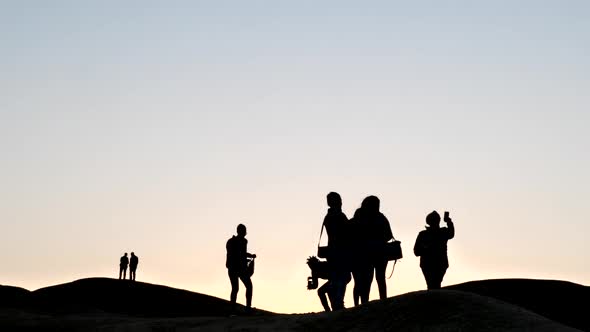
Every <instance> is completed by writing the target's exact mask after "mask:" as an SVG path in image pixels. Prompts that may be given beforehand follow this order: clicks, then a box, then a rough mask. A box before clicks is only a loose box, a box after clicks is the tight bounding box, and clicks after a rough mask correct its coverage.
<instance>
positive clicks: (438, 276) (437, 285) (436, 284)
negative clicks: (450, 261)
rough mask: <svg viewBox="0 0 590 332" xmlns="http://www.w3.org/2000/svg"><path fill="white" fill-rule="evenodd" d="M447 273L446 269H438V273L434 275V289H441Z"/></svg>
mask: <svg viewBox="0 0 590 332" xmlns="http://www.w3.org/2000/svg"><path fill="white" fill-rule="evenodd" d="M446 272H447V268H446V267H440V268H437V269H436V273H434V276H433V286H434V289H440V288H441V284H442V281H443V278H444V276H445V273H446Z"/></svg>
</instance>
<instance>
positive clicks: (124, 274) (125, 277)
mask: <svg viewBox="0 0 590 332" xmlns="http://www.w3.org/2000/svg"><path fill="white" fill-rule="evenodd" d="M125 279H127V268H126V267H125V268H123V280H125Z"/></svg>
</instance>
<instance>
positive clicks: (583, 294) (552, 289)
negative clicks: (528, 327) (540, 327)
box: [445, 279, 590, 331]
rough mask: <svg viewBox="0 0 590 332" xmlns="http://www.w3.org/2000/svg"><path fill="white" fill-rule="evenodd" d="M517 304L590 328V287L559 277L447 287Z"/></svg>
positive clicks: (570, 324) (555, 318) (576, 326)
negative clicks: (589, 315)
mask: <svg viewBox="0 0 590 332" xmlns="http://www.w3.org/2000/svg"><path fill="white" fill-rule="evenodd" d="M445 288H446V289H452V290H460V291H466V292H472V293H476V294H479V295H484V296H489V297H493V298H495V299H499V300H502V301H504V302H509V303H512V304H515V305H518V306H520V307H522V308H525V309H528V310H530V311H533V312H535V313H537V314H539V315H542V316H545V317H547V318H549V319H552V320H554V321H558V322H560V323H562V324H565V325H569V326H572V327H575V328H577V329H580V330H582V331H590V319H589V317H588V314H589V313H590V305H588V301H589V300H590V287H587V286H582V285H579V284H574V283H571V282H566V281H560V280H534V279H495V280H481V281H471V282H467V283H463V284H458V285H453V286H448V287H445Z"/></svg>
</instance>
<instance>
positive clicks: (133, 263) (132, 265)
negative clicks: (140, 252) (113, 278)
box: [119, 252, 139, 281]
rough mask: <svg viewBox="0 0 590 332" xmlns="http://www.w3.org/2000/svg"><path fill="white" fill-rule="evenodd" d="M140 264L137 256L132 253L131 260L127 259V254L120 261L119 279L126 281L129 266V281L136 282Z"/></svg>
mask: <svg viewBox="0 0 590 332" xmlns="http://www.w3.org/2000/svg"><path fill="white" fill-rule="evenodd" d="M138 264H139V258H138V257H137V256H135V253H133V252H132V253H131V258H129V257H127V253H125V254H124V255H123V256H122V257H121V259H120V260H119V279H123V280H124V279H126V277H127V266H129V280H132V281H135V273H136V271H137V265H138Z"/></svg>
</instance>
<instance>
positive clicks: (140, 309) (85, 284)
mask: <svg viewBox="0 0 590 332" xmlns="http://www.w3.org/2000/svg"><path fill="white" fill-rule="evenodd" d="M21 295H24V297H25V299H21V300H20V303H21V305H20V306H18V307H17V308H20V309H26V310H29V311H32V312H36V313H42V314H62V313H95V312H105V313H112V314H120V315H131V316H140V317H183V316H191V317H195V316H227V315H229V314H230V313H231V309H232V308H233V306H232V305H231V304H230V303H229V302H228V301H226V300H222V299H219V298H216V297H213V296H209V295H203V294H199V293H194V292H190V291H187V290H182V289H176V288H171V287H166V286H161V285H153V284H148V283H144V282H137V281H136V282H133V281H129V280H117V279H110V278H89V279H81V280H77V281H74V282H70V283H66V284H61V285H56V286H51V287H46V288H41V289H39V290H36V291H34V292H28V293H23V294H21ZM23 304H24V305H23ZM238 310H239V309H238ZM253 313H254V314H263V313H266V312H264V311H262V310H257V309H254V311H253Z"/></svg>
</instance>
